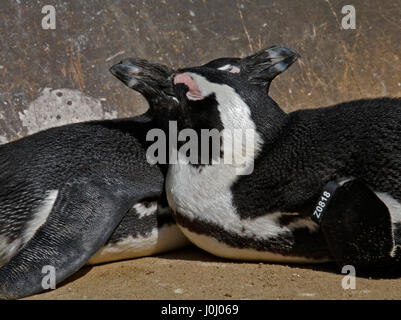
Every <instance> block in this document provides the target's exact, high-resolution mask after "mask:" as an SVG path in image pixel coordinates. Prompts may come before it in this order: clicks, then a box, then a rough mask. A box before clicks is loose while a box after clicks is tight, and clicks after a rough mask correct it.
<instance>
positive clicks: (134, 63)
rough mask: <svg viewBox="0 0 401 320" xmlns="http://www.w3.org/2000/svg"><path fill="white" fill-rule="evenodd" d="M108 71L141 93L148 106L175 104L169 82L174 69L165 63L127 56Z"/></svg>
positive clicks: (171, 86)
mask: <svg viewBox="0 0 401 320" xmlns="http://www.w3.org/2000/svg"><path fill="white" fill-rule="evenodd" d="M110 72H111V73H112V74H113V75H114V76H115V77H116V78H117V79H119V80H120V81H122V82H123V83H124V84H125V85H126V86H128V87H130V88H131V89H133V90H135V91H138V92H139V93H141V94H142V95H143V96H144V97H145V98H146V100H147V101H148V103H149V106H150V108H153V107H160V106H164V107H165V106H169V105H170V104H172V105H177V102H176V101H175V100H174V91H173V85H172V83H171V75H172V74H173V72H174V71H173V70H172V69H170V68H169V67H167V66H165V65H162V64H157V63H151V62H148V61H146V60H143V59H136V58H127V59H124V60H122V61H120V62H119V63H117V64H115V65H113V66H112V67H111V68H110Z"/></svg>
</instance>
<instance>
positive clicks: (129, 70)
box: [110, 58, 140, 88]
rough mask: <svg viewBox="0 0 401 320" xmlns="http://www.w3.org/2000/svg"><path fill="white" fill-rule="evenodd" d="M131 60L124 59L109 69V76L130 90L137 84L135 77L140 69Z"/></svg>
mask: <svg viewBox="0 0 401 320" xmlns="http://www.w3.org/2000/svg"><path fill="white" fill-rule="evenodd" d="M131 60H134V59H131V58H128V59H124V60H122V61H120V62H119V63H116V64H115V65H113V66H112V67H111V68H110V72H111V74H112V75H113V76H115V77H116V78H117V79H119V80H120V81H122V82H123V83H124V84H125V85H126V86H128V87H130V88H132V87H133V84H134V83H136V82H137V81H136V80H135V77H136V76H138V75H139V74H140V69H139V68H138V67H136V66H135V64H134V63H133V62H134V61H131Z"/></svg>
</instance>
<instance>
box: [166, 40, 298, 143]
mask: <svg viewBox="0 0 401 320" xmlns="http://www.w3.org/2000/svg"><path fill="white" fill-rule="evenodd" d="M297 58H298V54H297V53H296V52H294V51H293V50H291V49H288V48H285V47H281V46H273V47H270V48H267V49H263V50H261V51H259V52H256V53H255V54H252V55H250V56H248V57H245V58H243V59H238V58H221V59H217V60H214V61H211V62H209V63H207V64H205V65H203V66H200V67H194V68H185V69H181V70H178V71H177V72H176V73H174V75H173V77H172V82H173V88H174V94H175V96H176V97H177V99H178V101H179V112H178V116H177V118H178V119H177V120H178V128H179V129H185V128H192V129H199V128H201V129H218V130H223V129H241V128H250V129H252V128H254V129H256V130H257V131H258V133H259V135H260V136H261V137H262V138H264V141H266V140H270V139H273V138H274V136H275V135H276V134H277V132H278V131H279V129H280V128H281V127H282V125H283V123H284V121H285V118H286V115H285V113H284V112H283V111H282V110H281V109H280V108H279V107H278V105H277V104H276V103H275V102H274V101H273V100H272V99H271V98H270V97H269V96H268V94H267V90H268V87H269V85H270V83H271V81H272V80H273V79H274V78H275V77H276V76H277V75H279V74H280V73H282V72H283V71H285V70H286V69H287V68H288V67H289V66H290V65H291V64H292V63H293V62H294V61H296V59H297ZM217 65H218V66H219V67H217V68H216V66H217Z"/></svg>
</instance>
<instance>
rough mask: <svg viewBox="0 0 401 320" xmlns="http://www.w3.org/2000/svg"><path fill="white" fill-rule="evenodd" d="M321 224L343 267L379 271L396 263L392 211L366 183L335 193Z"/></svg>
mask: <svg viewBox="0 0 401 320" xmlns="http://www.w3.org/2000/svg"><path fill="white" fill-rule="evenodd" d="M320 225H321V228H322V232H323V234H324V236H325V238H326V241H327V243H328V246H329V249H330V251H331V253H332V255H333V257H334V258H335V260H336V261H337V263H338V264H339V265H340V266H341V267H342V266H344V265H353V266H354V267H355V268H357V270H359V271H362V270H363V271H379V270H380V269H383V268H386V267H388V266H389V265H391V264H392V263H393V262H395V260H394V259H393V257H392V256H391V253H392V250H393V246H394V240H393V233H392V226H391V216H390V213H389V210H388V208H387V207H386V205H385V204H384V203H383V202H382V201H381V200H380V199H379V197H378V196H377V195H376V194H375V193H374V192H373V191H372V190H371V189H370V188H369V187H368V186H367V185H366V184H365V183H364V182H363V181H360V180H352V181H350V182H347V183H345V184H344V185H342V186H341V187H338V188H337V189H336V190H335V192H334V194H333V195H332V196H331V200H330V203H329V204H328V205H327V206H326V207H325V210H324V214H323V215H321V221H320Z"/></svg>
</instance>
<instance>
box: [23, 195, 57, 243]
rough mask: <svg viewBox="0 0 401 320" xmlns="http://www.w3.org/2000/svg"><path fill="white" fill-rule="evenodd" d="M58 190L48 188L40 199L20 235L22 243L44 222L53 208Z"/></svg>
mask: <svg viewBox="0 0 401 320" xmlns="http://www.w3.org/2000/svg"><path fill="white" fill-rule="evenodd" d="M57 195H58V190H49V191H47V192H46V197H45V198H44V199H43V200H42V202H41V203H40V205H39V207H38V208H37V209H36V210H35V212H34V213H33V217H32V219H31V220H30V221H28V222H27V224H26V227H25V230H24V233H23V235H22V243H23V244H25V243H27V242H28V241H29V240H30V239H31V238H32V237H33V235H34V234H35V233H36V231H37V230H38V229H39V228H40V226H41V225H42V224H44V223H45V221H46V219H47V217H48V216H49V214H50V212H51V211H52V209H53V205H54V202H55V201H56V199H57Z"/></svg>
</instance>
